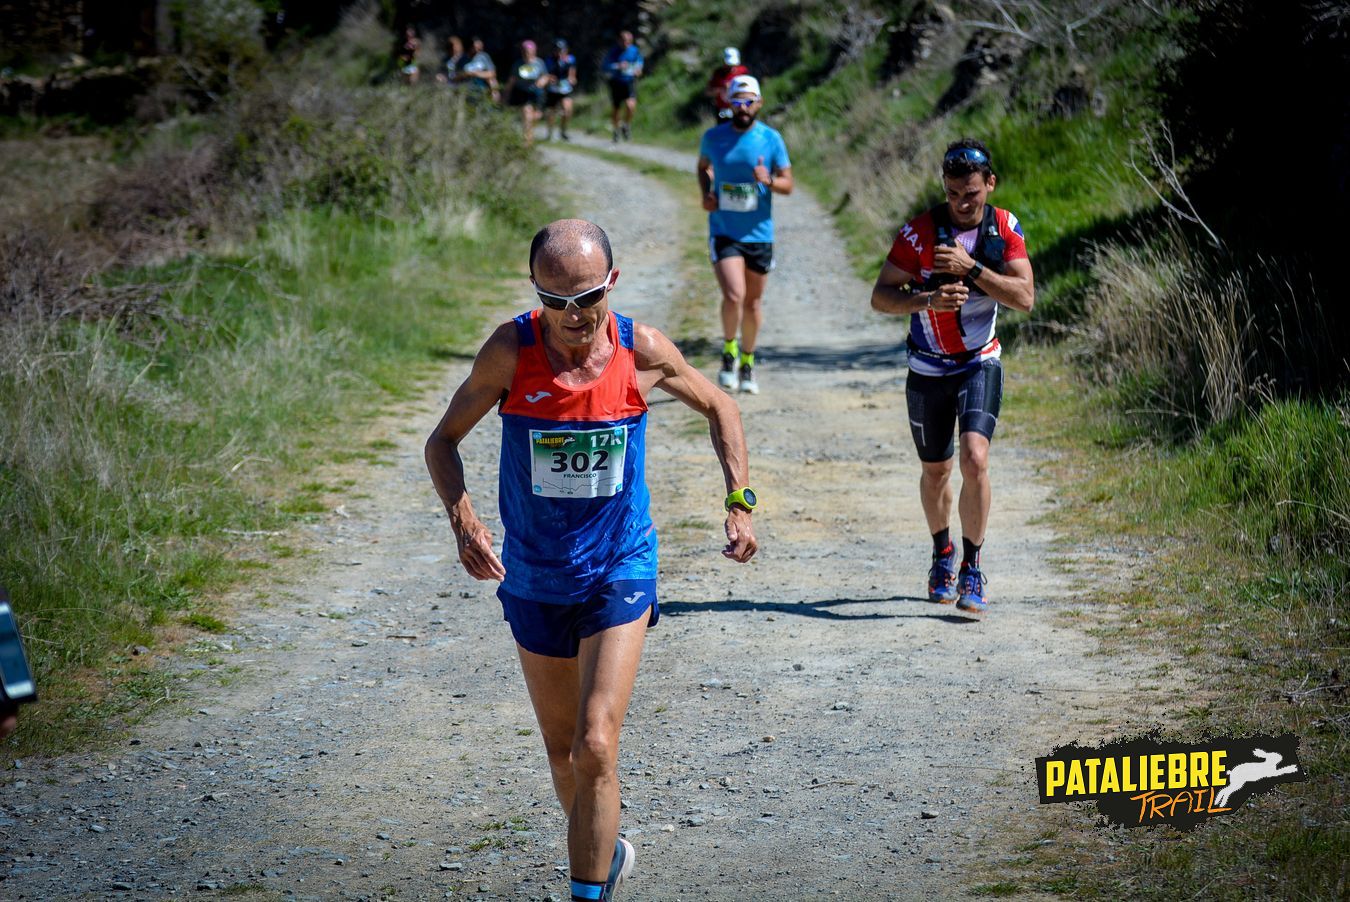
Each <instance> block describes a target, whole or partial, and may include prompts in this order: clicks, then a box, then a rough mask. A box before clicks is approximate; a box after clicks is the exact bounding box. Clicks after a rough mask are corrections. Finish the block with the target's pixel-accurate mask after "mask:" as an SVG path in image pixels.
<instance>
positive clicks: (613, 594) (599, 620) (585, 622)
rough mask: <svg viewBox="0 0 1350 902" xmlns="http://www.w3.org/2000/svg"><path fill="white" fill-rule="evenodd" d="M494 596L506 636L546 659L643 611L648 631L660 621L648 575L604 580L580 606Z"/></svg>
mask: <svg viewBox="0 0 1350 902" xmlns="http://www.w3.org/2000/svg"><path fill="white" fill-rule="evenodd" d="M497 598H499V599H500V600H501V603H502V619H503V620H505V621H506V622H507V623H509V624H511V635H513V636H515V638H516V642H518V643H519V644H520V647H521V648H523V649H525V650H526V651H528V652H533V653H534V654H536V655H544V656H546V657H550V658H575V657H576V656H577V651H578V649H580V647H581V640H582V639H585V638H586V637H587V636H594V635H595V634H596V633H599V632H603V631H604V630H607V629H609V628H610V627H615V626H622V625H623V624H625V623H632V622H633V621H634V620H637V619H638V618H639V617H641V616H642V615H643V614H644V613H645V612H647V611H650V612H651V613H650V615H649V617H648V619H647V628H648V629H650V628H651V627H654V626H656V622H657V621H658V620H660V619H661V611H660V608H659V606H658V605H657V602H656V580H654V579H621V580H618V581H617V582H612V583H606V584H605V585H603V586H601V587H600V588H599V589H597V590H596V591H595V593H594V594H592V595H591V597H590V598H587V599H586V600H585V601H583V602H582V603H581V604H548V603H547V602H540V601H527V600H525V599H523V598H517V597H516V596H514V595H512V594H511V593H509V592H505V591H503V590H501V589H498V590H497Z"/></svg>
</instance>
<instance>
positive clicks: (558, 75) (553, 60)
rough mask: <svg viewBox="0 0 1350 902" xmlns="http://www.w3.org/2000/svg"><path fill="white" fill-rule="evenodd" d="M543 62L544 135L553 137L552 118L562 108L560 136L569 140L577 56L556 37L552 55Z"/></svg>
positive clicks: (565, 43)
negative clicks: (545, 79)
mask: <svg viewBox="0 0 1350 902" xmlns="http://www.w3.org/2000/svg"><path fill="white" fill-rule="evenodd" d="M545 62H546V63H548V98H547V99H546V100H545V101H544V109H545V113H546V115H547V116H548V131H547V132H546V136H547V137H548V139H549V140H552V139H553V120H554V119H555V118H557V115H558V111H559V110H562V131H561V132H560V136H561V137H562V139H563V140H564V141H571V140H572V139H571V137H569V136H568V134H567V126H568V124H569V123H571V121H572V92H573V91H574V90H576V87H577V58H576V57H575V56H573V55H572V52H571V51H570V50H568V49H567V42H566V41H564V40H563V39H562V38H558V40H557V41H555V42H554V44H553V55H552V56H550V57H549V58H548V59H547V60H545Z"/></svg>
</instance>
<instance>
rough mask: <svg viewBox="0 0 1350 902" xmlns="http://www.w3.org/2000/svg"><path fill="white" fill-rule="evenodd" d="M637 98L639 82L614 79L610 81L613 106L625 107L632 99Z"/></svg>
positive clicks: (610, 97)
mask: <svg viewBox="0 0 1350 902" xmlns="http://www.w3.org/2000/svg"><path fill="white" fill-rule="evenodd" d="M636 96H637V80H636V79H634V80H632V81H624V80H623V79H622V78H612V79H610V81H609V101H610V103H611V104H612V105H613V106H623V105H624V102H625V101H626V100H628V98H630V97H636Z"/></svg>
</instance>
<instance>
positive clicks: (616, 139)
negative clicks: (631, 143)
mask: <svg viewBox="0 0 1350 902" xmlns="http://www.w3.org/2000/svg"><path fill="white" fill-rule="evenodd" d="M614 143H615V144H618V143H619V130H618V129H617V128H616V129H614Z"/></svg>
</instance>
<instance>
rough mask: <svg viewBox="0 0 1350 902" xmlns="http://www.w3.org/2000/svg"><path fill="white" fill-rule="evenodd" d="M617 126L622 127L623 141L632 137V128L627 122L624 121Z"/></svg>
mask: <svg viewBox="0 0 1350 902" xmlns="http://www.w3.org/2000/svg"><path fill="white" fill-rule="evenodd" d="M619 128H621V129H623V139H624V140H625V141H627V140H629V139H630V138H632V137H633V130H632V128H631V127H630V126H629V125H628V123H627V122H625V123H624V124H623V125H621V126H619Z"/></svg>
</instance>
